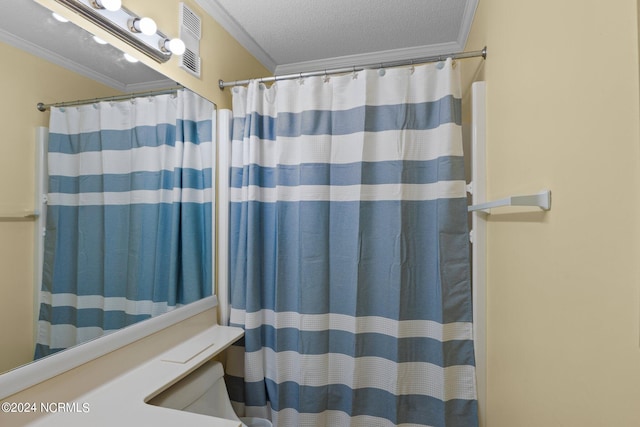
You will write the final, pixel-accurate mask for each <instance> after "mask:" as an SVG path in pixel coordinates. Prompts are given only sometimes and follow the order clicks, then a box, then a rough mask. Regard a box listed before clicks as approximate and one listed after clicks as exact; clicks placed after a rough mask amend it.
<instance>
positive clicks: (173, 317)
mask: <svg viewBox="0 0 640 427" xmlns="http://www.w3.org/2000/svg"><path fill="white" fill-rule="evenodd" d="M217 305H218V299H217V297H216V296H215V295H212V296H210V297H206V298H203V299H201V300H198V301H195V302H192V303H190V304H188V305H185V306H182V307H180V308H177V309H175V310H172V311H169V312H167V313H163V314H160V315H158V316H156V317H152V318H151V319H147V320H145V321H144V322H138V323H134V324H133V325H130V326H127V327H126V328H123V329H120V330H118V331H115V332H112V333H110V334H107V335H103V336H101V337H98V338H95V339H93V340H91V341H87V342H84V343H82V345H78V346H75V347H71V348H68V349H65V350H64V351H60V352H58V353H54V354H52V355H50V356H47V357H44V358H42V359H39V360H38V361H37V363H27V364H26V365H22V366H20V367H17V368H15V369H12V370H10V371H7V372H5V373H4V374H2V375H0V399H4V398H6V397H8V396H11V395H13V394H15V393H18V392H20V391H22V390H25V389H27V388H29V387H32V386H34V385H36V384H39V383H41V382H43V381H46V380H48V379H51V378H53V377H55V376H56V375H60V374H62V373H64V372H67V371H70V370H71V369H74V368H77V367H78V366H80V365H83V364H85V363H87V362H90V361H92V360H94V359H97V358H99V357H102V356H104V355H106V354H108V353H111V352H113V351H115V350H117V349H119V348H122V347H124V346H126V345H129V344H132V343H134V342H135V341H138V340H140V339H142V338H145V337H148V336H149V335H152V334H154V333H156V332H158V331H161V330H162V329H166V328H168V327H169V326H172V325H175V324H177V323H180V322H182V321H184V320H186V319H188V318H190V317H193V316H196V315H198V314H200V313H203V312H205V311H207V310H210V309H212V308H215V307H216V306H217ZM212 321H213V323H216V319H215V315H214V318H213V319H212Z"/></svg>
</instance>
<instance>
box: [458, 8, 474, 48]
mask: <svg viewBox="0 0 640 427" xmlns="http://www.w3.org/2000/svg"><path fill="white" fill-rule="evenodd" d="M478 1H479V0H469V2H467V7H466V8H465V10H464V16H463V17H462V23H461V25H460V32H459V33H458V44H459V45H460V46H461V48H462V49H464V47H465V45H466V44H467V39H468V38H469V32H470V31H471V25H472V24H473V17H474V16H475V14H476V9H477V8H478Z"/></svg>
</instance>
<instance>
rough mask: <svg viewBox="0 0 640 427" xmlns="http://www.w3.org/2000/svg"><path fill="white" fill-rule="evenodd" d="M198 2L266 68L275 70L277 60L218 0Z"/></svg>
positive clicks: (201, 0) (200, 0)
mask: <svg viewBox="0 0 640 427" xmlns="http://www.w3.org/2000/svg"><path fill="white" fill-rule="evenodd" d="M195 1H196V3H197V4H198V5H199V6H200V7H201V8H202V9H203V10H204V11H205V12H207V13H208V14H209V16H211V17H212V18H213V19H215V20H216V22H218V24H220V25H221V26H222V28H224V29H225V30H227V32H228V33H229V34H231V37H233V38H234V39H236V40H237V41H238V43H240V44H241V45H242V47H244V48H245V49H247V51H249V53H250V54H251V55H253V56H254V57H255V58H256V59H257V60H258V61H259V62H260V63H261V64H262V65H264V67H265V68H266V69H268V70H269V71H271V72H274V71H275V69H276V66H277V64H276V61H274V60H273V58H271V56H269V54H268V53H267V52H266V51H265V50H264V49H262V47H261V46H260V45H259V44H258V43H257V42H256V41H255V40H254V39H253V37H251V36H250V35H249V33H247V32H246V31H245V30H244V28H242V26H241V25H240V24H238V22H237V21H236V20H235V19H233V18H232V17H231V15H229V14H228V13H227V11H226V10H225V9H224V8H223V7H222V6H220V4H219V3H218V2H217V1H216V0H195Z"/></svg>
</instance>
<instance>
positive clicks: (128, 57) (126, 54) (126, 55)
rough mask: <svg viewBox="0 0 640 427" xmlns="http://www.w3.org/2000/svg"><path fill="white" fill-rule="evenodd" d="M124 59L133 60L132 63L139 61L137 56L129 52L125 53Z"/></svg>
mask: <svg viewBox="0 0 640 427" xmlns="http://www.w3.org/2000/svg"><path fill="white" fill-rule="evenodd" d="M124 59H126V60H127V61H129V62H132V63H136V62H138V60H137V59H136V58H134V57H133V56H131V55H129V54H128V53H125V54H124Z"/></svg>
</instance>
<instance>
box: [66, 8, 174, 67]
mask: <svg viewBox="0 0 640 427" xmlns="http://www.w3.org/2000/svg"><path fill="white" fill-rule="evenodd" d="M56 2H57V3H60V4H61V5H63V6H65V7H67V8H69V9H70V10H72V11H73V12H75V13H77V14H78V15H80V16H82V17H83V18H85V19H87V20H88V21H89V22H91V23H93V24H95V25H97V26H98V27H100V28H102V29H103V30H104V31H106V32H107V33H109V34H111V35H112V36H114V37H117V38H118V39H120V40H122V41H123V42H125V43H127V44H128V45H129V46H132V47H134V48H135V49H137V50H138V51H140V52H142V53H144V54H145V55H147V56H149V57H150V58H152V59H154V60H155V61H157V62H160V63H162V62H167V61H168V60H169V58H171V55H172V54H175V55H181V53H179V52H180V51H181V49H180V43H179V42H176V43H175V44H176V45H177V47H176V48H175V49H173V48H171V45H172V44H173V42H174V40H176V39H173V40H171V39H169V38H168V37H167V36H166V35H164V34H163V33H161V32H160V31H158V26H157V25H156V23H155V22H154V21H153V19H151V18H148V17H140V16H138V15H136V14H135V13H133V12H131V11H129V10H127V9H126V8H125V7H122V1H121V0H56ZM167 40H169V45H167ZM183 45H184V43H183ZM182 52H184V50H182Z"/></svg>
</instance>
